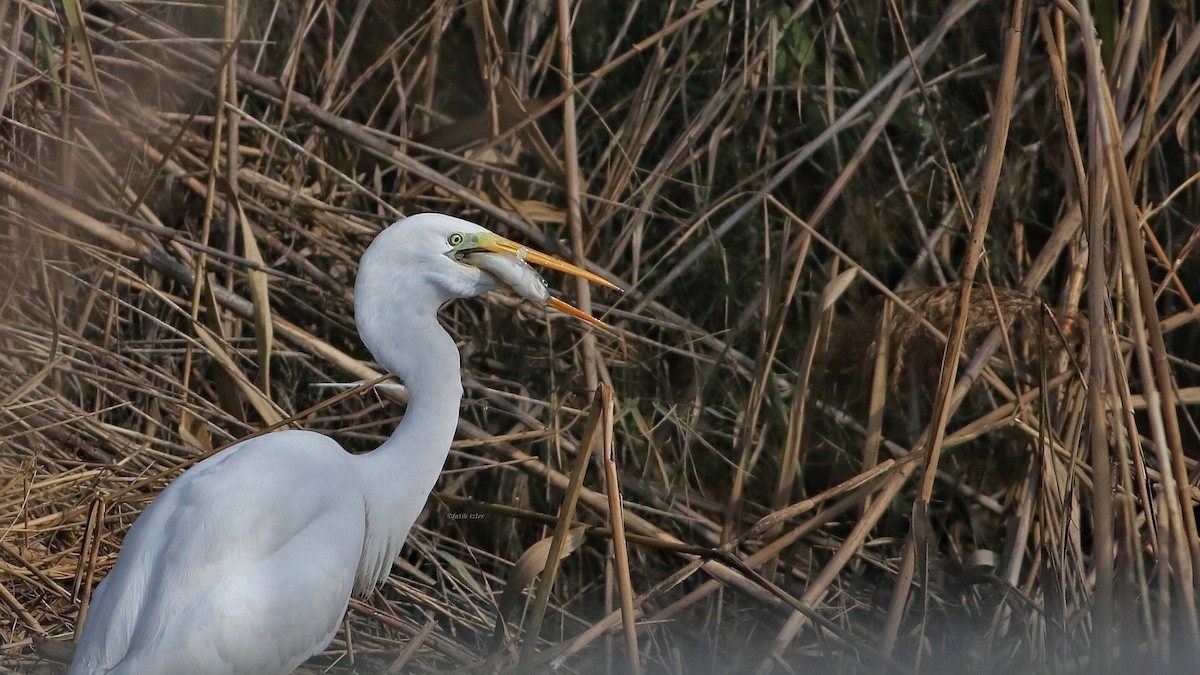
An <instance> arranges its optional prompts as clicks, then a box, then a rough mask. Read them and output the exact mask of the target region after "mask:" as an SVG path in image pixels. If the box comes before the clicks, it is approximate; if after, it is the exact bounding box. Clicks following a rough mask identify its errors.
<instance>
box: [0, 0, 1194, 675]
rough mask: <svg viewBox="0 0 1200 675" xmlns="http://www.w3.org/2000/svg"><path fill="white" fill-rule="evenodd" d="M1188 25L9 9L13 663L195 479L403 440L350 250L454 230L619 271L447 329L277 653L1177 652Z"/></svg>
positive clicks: (486, 657) (875, 659) (1128, 4)
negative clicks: (423, 416)
mask: <svg viewBox="0 0 1200 675" xmlns="http://www.w3.org/2000/svg"><path fill="white" fill-rule="evenodd" d="M1198 20H1200V16H1197V10H1196V8H1195V7H1194V6H1193V5H1191V4H1190V3H1167V2H1150V1H1149V0H1124V1H1117V0H1103V1H1097V2H1087V0H1080V1H1079V2H1069V1H1068V0H1055V1H1054V2H1025V1H1024V0H1011V1H1010V2H1005V3H996V2H990V3H989V2H980V1H979V0H953V1H950V2H940V3H926V2H915V1H909V2H903V1H896V0H892V1H891V2H884V3H876V2H865V1H864V2H860V1H856V0H851V1H849V2H840V3H824V2H811V1H810V2H794V3H783V2H761V3H760V2H746V3H740V2H727V1H722V0H704V1H701V2H693V3H675V2H671V3H657V2H645V1H641V0H634V1H633V2H629V3H590V2H584V3H571V2H567V1H566V0H559V1H558V2H555V3H551V2H541V3H532V2H530V3H526V2H496V1H495V0H472V1H470V2H444V1H442V0H432V1H430V2H400V3H385V2H379V1H374V2H373V1H372V0H356V1H355V2H336V1H335V0H304V1H300V0H276V1H275V2H259V3H237V2H233V0H227V1H226V2H218V1H216V0H207V1H204V2H161V3H144V2H118V1H115V0H94V1H90V2H81V0H63V1H62V2H54V3H45V2H38V1H35V0H0V26H2V27H3V29H2V31H0V41H3V47H0V53H2V54H3V57H2V58H0V106H2V108H0V110H2V111H3V116H4V119H3V122H2V127H0V129H2V132H3V135H2V140H0V523H3V525H2V527H3V529H2V534H0V578H2V584H0V635H2V636H3V642H4V646H3V647H2V648H0V668H2V669H3V670H4V671H6V672H13V671H20V672H26V671H28V672H55V671H56V670H58V669H59V668H60V667H61V666H59V665H57V664H58V663H60V662H61V660H62V659H63V658H65V657H66V656H67V655H69V652H70V647H69V643H70V640H71V639H72V638H73V635H74V633H75V631H76V630H77V627H78V620H79V614H80V610H81V607H85V606H86V603H87V601H88V598H89V597H90V594H91V591H92V589H94V587H95V585H96V583H98V581H99V580H100V579H102V578H103V577H104V575H105V574H106V573H107V571H108V570H109V569H110V568H111V566H112V564H113V562H114V561H115V559H116V555H117V552H118V550H119V548H120V543H121V539H122V537H123V535H124V533H125V532H126V531H127V529H128V527H129V525H130V524H131V523H132V522H133V521H134V519H135V518H136V517H137V515H138V513H139V512H140V511H141V510H142V509H143V508H144V507H145V506H146V505H147V504H148V503H149V502H150V501H151V500H152V499H153V498H154V496H155V495H156V494H157V493H158V492H159V491H160V490H161V489H162V488H163V487H164V486H165V485H166V484H167V483H168V482H169V481H170V480H171V478H173V477H174V476H176V475H178V473H179V471H180V470H182V469H184V468H186V467H187V466H189V465H190V464H192V463H194V462H195V461H197V460H198V459H200V458H202V457H205V456H207V455H209V454H211V453H213V452H216V451H219V450H220V449H221V448H223V447H225V446H227V445H229V444H231V443H233V442H235V441H237V440H238V439H242V438H245V437H246V436H248V435H250V434H254V433H257V432H259V431H261V430H263V429H266V428H278V427H281V426H294V427H301V428H307V429H314V430H319V431H323V432H326V433H328V434H330V435H331V436H333V437H334V438H336V439H337V440H338V441H340V442H341V443H342V444H343V445H344V446H345V447H346V448H347V449H348V450H350V451H353V452H359V451H365V450H369V449H370V448H372V447H374V446H375V445H376V444H378V443H379V442H380V441H381V440H382V439H383V438H385V437H386V436H387V435H388V434H389V433H390V431H391V429H392V428H393V427H394V425H395V423H396V421H397V419H398V418H399V417H400V416H401V415H402V414H403V409H404V406H403V395H402V394H399V393H397V389H396V387H395V386H394V383H380V382H381V381H380V379H379V374H380V373H379V370H378V367H377V366H376V365H375V364H373V363H371V362H370V361H369V360H368V359H369V357H368V356H367V354H366V351H365V349H364V347H363V346H362V345H361V343H360V342H359V341H358V339H357V336H356V334H355V330H354V323H353V304H352V290H353V278H354V272H355V267H356V264H357V260H358V256H359V255H360V254H361V252H362V251H363V250H364V248H365V246H366V245H367V243H368V242H369V241H370V239H371V237H372V236H373V234H374V233H376V232H378V231H379V230H380V229H381V228H382V227H384V226H386V225H387V224H388V223H390V222H392V221H394V220H396V219H397V218H398V217H400V216H401V215H403V214H410V213H416V212H421V211H430V210H434V211H445V212H449V213H452V214H455V215H459V216H462V217H465V218H469V219H473V220H475V221H477V222H479V223H481V224H483V225H485V226H488V227H490V228H493V229H495V230H497V231H499V232H501V233H503V234H505V235H507V236H510V237H512V238H514V239H518V240H521V241H524V242H527V243H528V244H530V245H532V246H536V247H538V248H541V249H543V250H547V251H549V252H551V253H555V254H559V255H562V256H565V257H568V258H571V259H573V260H576V261H578V262H583V263H585V264H587V265H588V266H589V267H590V268H592V269H593V270H596V271H597V272H599V273H601V274H603V275H605V276H607V277H609V278H611V279H613V280H614V281H618V282H619V283H620V284H621V285H622V286H624V287H625V288H627V289H628V291H627V292H626V293H625V294H624V295H623V296H616V295H613V294H609V293H606V292H599V291H596V292H589V291H588V289H586V288H584V287H583V286H582V285H580V286H576V285H574V284H568V283H566V282H565V281H564V280H563V279H562V278H559V277H554V276H551V277H550V278H549V282H550V285H551V287H552V288H553V289H555V292H556V293H558V294H560V295H563V296H565V297H567V298H568V299H570V300H572V301H573V302H575V303H577V304H579V305H580V306H582V307H583V308H584V309H590V310H591V311H593V312H594V313H596V314H597V316H601V317H602V318H604V319H605V320H606V321H608V322H609V323H611V324H612V325H613V326H614V329H613V330H612V331H611V332H589V331H588V330H586V329H585V328H583V327H582V326H581V325H579V324H577V323H575V322H572V321H570V320H569V319H568V318H566V317H563V316H558V315H547V314H546V313H545V312H544V311H543V310H542V309H540V308H536V307H531V306H528V305H524V304H520V303H518V302H516V301H514V300H512V299H511V298H507V297H505V296H503V295H498V294H493V295H492V296H489V297H487V298H485V299H482V300H477V301H469V302H459V303H455V304H452V305H450V306H447V307H446V308H445V309H444V310H443V312H442V318H443V320H444V322H445V324H446V325H447V327H448V328H449V330H451V332H452V333H453V334H454V335H456V337H457V338H458V339H459V340H460V341H461V345H462V351H463V377H464V384H465V388H466V397H465V399H464V405H463V408H462V415H461V424H460V434H459V440H458V441H457V442H456V446H455V449H454V450H453V451H452V453H451V456H450V459H449V461H448V463H447V465H446V470H445V472H444V474H443V477H442V479H441V481H440V482H439V484H438V487H437V490H436V492H435V494H434V495H432V496H431V497H430V500H429V504H428V505H427V508H426V509H425V512H424V514H423V516H422V518H421V520H420V521H419V522H418V525H417V526H416V527H415V528H414V530H413V532H412V534H411V535H410V537H409V541H408V546H407V547H406V548H405V550H404V552H403V554H402V555H401V557H400V559H398V560H397V561H396V562H395V565H394V568H393V574H392V575H391V577H390V578H389V579H388V580H387V582H386V583H385V584H384V585H383V586H382V587H381V588H380V589H378V590H377V591H376V592H374V593H372V594H371V595H370V596H369V597H365V598H358V599H354V600H353V601H352V602H351V605H350V609H349V612H348V613H347V616H346V619H345V622H344V627H343V629H342V630H341V631H340V632H339V634H338V636H337V638H336V639H335V641H334V643H333V644H332V645H331V646H330V648H329V650H328V651H327V652H326V653H324V654H322V655H320V656H319V657H317V658H315V659H314V660H313V661H312V662H310V663H309V664H308V665H306V666H305V670H306V671H308V672H326V671H329V672H364V673H365V672H372V673H373V672H402V671H403V672H431V671H432V672H445V671H455V672H533V671H539V670H550V669H554V670H562V671H566V672H587V673H591V672H618V673H625V672H637V671H639V670H640V671H645V672H656V673H657V672H663V673H694V672H722V673H725V672H756V673H771V672H775V673H786V672H804V671H808V672H841V673H858V672H864V673H866V672H869V673H876V672H891V671H899V672H924V673H928V672H946V673H951V672H975V673H983V672H994V673H1009V672H1081V673H1082V672H1089V673H1090V672H1106V671H1108V670H1118V669H1119V670H1128V669H1129V668H1131V667H1134V668H1137V669H1138V670H1139V671H1140V672H1192V670H1193V669H1194V668H1195V667H1197V664H1200V609H1198V607H1197V592H1196V591H1197V585H1198V584H1200V538H1198V536H1197V529H1196V522H1195V521H1196V516H1195V510H1196V505H1197V501H1198V500H1200V491H1198V489H1197V487H1196V485H1197V480H1198V477H1200V469H1198V467H1197V463H1196V462H1197V459H1200V452H1197V450H1196V448H1197V447H1200V442H1198V441H1200V429H1198V428H1197V425H1196V419H1195V416H1194V413H1195V410H1196V406H1197V405H1200V375H1198V374H1200V312H1198V310H1197V308H1196V305H1195V303H1194V300H1193V297H1194V296H1195V294H1197V293H1198V292H1200V282H1198V281H1197V279H1200V256H1198V255H1197V251H1198V250H1200V246H1198V243H1200V234H1198V233H1200V230H1198V229H1197V226H1196V223H1197V222H1200V199H1198V197H1200V192H1198V190H1200V188H1197V186H1196V184H1195V178H1196V177H1197V175H1200V173H1198V172H1200V153H1198V152H1197V146H1196V145H1193V144H1195V143H1197V142H1198V141H1200V139H1198V138H1197V132H1198V131H1200V127H1198V126H1197V125H1196V124H1195V123H1194V122H1193V120H1194V117H1195V114H1196V110H1197V107H1198V104H1200V78H1198V74H1200V59H1198V57H1197V51H1198V50H1200V23H1198ZM372 384H376V385H377V386H374V387H372V386H371V385H372ZM597 391H599V394H597ZM270 478H271V477H270V476H264V477H263V480H264V481H269V480H270ZM551 580H552V581H553V584H552V585H550V584H549V583H548V582H549V581H551Z"/></svg>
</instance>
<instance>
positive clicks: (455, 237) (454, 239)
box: [446, 232, 463, 246]
mask: <svg viewBox="0 0 1200 675" xmlns="http://www.w3.org/2000/svg"><path fill="white" fill-rule="evenodd" d="M446 241H447V242H449V243H450V245H451V246H458V245H459V244H461V243H463V236H462V235H461V234H459V233H457V232H455V233H454V234H452V235H450V238H449V239H447V240H446Z"/></svg>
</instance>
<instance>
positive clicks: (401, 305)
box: [353, 287, 463, 593]
mask: <svg viewBox="0 0 1200 675" xmlns="http://www.w3.org/2000/svg"><path fill="white" fill-rule="evenodd" d="M362 290H363V289H362V288H361V287H360V288H359V292H360V293H361V292H362ZM359 297H360V298H363V297H370V294H365V295H360V296H359ZM388 300H389V301H388V302H387V303H359V305H358V307H356V314H357V316H356V322H357V323H358V329H359V334H360V335H361V336H362V338H363V342H364V343H366V345H367V348H368V349H370V350H371V353H372V354H373V355H374V356H375V359H376V360H377V361H379V363H380V365H382V366H383V367H384V368H386V369H387V370H388V371H389V372H391V373H392V374H394V375H396V376H398V377H399V378H400V379H401V380H402V381H403V382H404V384H405V386H406V387H407V388H408V391H409V395H410V398H409V403H408V408H407V410H406V411H405V414H404V419H402V420H401V421H400V424H399V425H398V426H397V427H396V430H395V431H394V432H392V435H391V437H390V438H388V440H387V441H385V442H384V443H383V445H381V446H379V448H377V449H375V450H373V451H372V452H369V453H367V454H365V455H358V456H356V457H354V458H353V462H354V464H355V466H356V468H357V469H358V473H359V475H360V484H361V485H362V486H363V497H364V499H365V502H366V507H367V537H366V541H365V543H364V545H363V556H362V560H361V562H360V563H359V569H358V576H357V578H356V580H355V589H356V590H357V591H358V592H359V593H365V592H367V591H369V590H370V589H371V588H373V587H374V586H376V585H377V584H378V583H379V582H381V581H382V580H383V578H384V577H386V576H387V574H388V572H389V571H390V569H391V564H392V561H393V560H394V559H395V557H396V556H397V555H398V554H399V553H400V548H401V547H402V546H403V545H404V539H405V537H406V536H407V535H408V531H409V529H410V528H411V527H412V524H413V523H414V522H415V521H416V519H417V516H419V515H420V513H421V508H422V507H423V506H424V503H425V499H424V497H425V495H428V494H429V492H430V490H432V489H433V486H434V484H435V483H436V482H437V478H438V475H439V474H440V473H441V470H442V465H443V464H444V463H445V461H446V455H447V454H448V453H449V451H450V442H451V441H452V440H454V431H455V429H456V428H457V426H458V411H459V405H460V404H461V402H462V394H463V389H462V376H461V374H460V372H459V355H458V348H457V347H456V346H455V344H454V340H453V339H452V338H451V337H450V335H449V334H448V333H446V331H445V329H444V328H442V326H441V324H439V323H438V320H437V308H438V305H439V304H440V303H438V302H437V301H436V299H435V298H430V297H422V296H421V294H420V293H417V294H416V295H412V294H408V295H406V296H404V297H401V298H389V299H388ZM364 305H367V306H365V307H364ZM384 307H386V309H384ZM400 317H403V318H400Z"/></svg>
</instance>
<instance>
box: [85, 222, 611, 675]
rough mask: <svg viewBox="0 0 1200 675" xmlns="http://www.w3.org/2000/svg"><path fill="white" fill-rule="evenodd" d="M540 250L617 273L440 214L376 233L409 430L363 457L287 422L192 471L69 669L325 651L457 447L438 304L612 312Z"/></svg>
mask: <svg viewBox="0 0 1200 675" xmlns="http://www.w3.org/2000/svg"><path fill="white" fill-rule="evenodd" d="M526 261H528V262H532V263H534V264H537V265H541V266H544V267H550V268H553V269H557V270H560V271H563V272H566V273H568V274H572V275H575V276H579V277H583V278H585V279H588V280H589V281H592V282H595V283H599V284H603V285H605V286H608V287H611V288H616V287H615V286H613V285H612V284H611V283H609V282H607V281H605V280H604V279H603V278H601V277H599V276H597V275H595V274H592V273H591V272H588V271H586V270H584V269H582V268H579V267H576V266H575V265H572V264H570V263H566V262H563V261H561V260H558V259H557V258H553V257H551V256H548V255H545V254H543V253H538V252H537V251H533V250H530V249H528V248H525V247H523V246H520V245H518V244H516V243H515V242H512V241H510V240H508V239H505V238H503V237H500V236H498V235H495V234H493V233H491V232H489V231H488V230H486V229H484V228H482V227H480V226H478V225H475V224H473V223H469V222H467V221H465V220H460V219H458V218H453V217H450V216H445V215H441V214H432V213H427V214H421V215H415V216H411V217H409V218H405V219H402V220H400V221H397V222H396V223H394V224H392V225H391V226H390V227H388V228H387V229H385V230H384V231H383V232H381V233H380V234H379V235H378V236H377V237H375V240H374V241H373V242H372V243H371V245H370V246H369V247H368V248H367V251H366V253H364V254H363V257H362V262H361V264H360V265H359V270H358V278H357V279H356V282H355V286H354V295H355V301H354V314H355V323H356V324H357V325H358V332H359V334H360V335H361V337H362V341H363V343H364V344H366V346H367V349H368V350H370V352H371V354H372V355H373V356H374V357H375V359H376V361H378V362H379V363H380V365H382V366H383V367H384V368H386V369H387V370H388V371H390V372H391V373H393V374H395V375H397V376H399V377H400V378H401V379H402V380H403V381H404V383H405V384H406V385H407V387H408V390H409V392H410V396H411V398H410V400H409V404H408V410H407V413H406V414H405V415H404V419H403V420H402V421H401V422H400V424H399V426H397V427H396V430H395V432H393V433H392V436H391V437H390V438H389V439H388V440H387V441H385V442H384V443H383V445H381V446H380V447H379V448H377V449H375V450H374V451H372V452H369V453H366V454H363V455H351V454H349V453H347V452H346V451H345V450H343V449H342V448H341V446H339V445H338V443H337V442H335V441H334V440H333V439H331V438H329V437H328V436H324V435H322V434H319V433H315V432H311V431H276V432H274V433H270V434H266V435H263V436H259V437H257V438H253V439H250V440H247V441H245V442H242V443H238V444H237V445H234V446H232V447H230V448H229V449H227V450H225V451H223V452H220V453H218V454H216V455H214V456H212V457H210V458H208V459H206V460H204V461H202V462H200V463H199V464H197V465H196V466H195V467H193V468H191V469H190V470H188V471H186V472H185V473H184V474H183V475H181V476H180V477H179V478H178V479H176V480H175V481H174V482H173V483H171V485H169V486H168V487H167V488H166V489H165V490H163V492H162V494H160V495H159V496H158V498H157V499H155V500H154V502H153V503H152V504H150V506H148V507H147V508H146V510H145V511H144V512H143V513H142V515H141V516H140V517H139V518H138V519H137V521H136V522H135V523H134V524H133V526H132V527H131V528H130V529H129V533H128V535H127V536H126V537H125V543H124V546H123V548H122V550H121V553H120V555H119V557H118V559H117V564H116V566H115V567H113V569H112V571H111V572H110V573H109V574H108V577H107V578H105V579H104V581H103V582H101V584H100V586H99V587H98V588H97V589H96V593H95V595H94V597H93V600H92V603H91V607H90V610H89V612H88V614H87V618H86V622H85V624H84V627H83V634H82V636H81V637H80V639H79V645H78V647H77V649H76V653H75V659H74V662H73V663H72V664H71V669H70V673H288V672H291V671H292V670H294V669H295V668H296V667H298V666H299V665H300V664H301V663H303V662H304V661H305V660H306V659H308V658H309V657H310V656H312V655H313V654H316V653H317V652H319V651H321V650H322V649H324V648H325V646H326V645H328V644H329V642H330V641H331V640H332V639H333V636H334V633H335V632H336V631H337V627H338V624H339V622H340V620H341V617H342V614H343V613H344V612H345V610H346V605H347V602H348V601H349V598H350V594H351V592H352V591H354V592H358V593H363V592H366V591H369V590H370V589H371V588H373V587H375V586H376V585H377V584H379V583H380V582H382V581H383V579H384V578H385V577H386V576H387V574H388V572H389V570H390V568H391V564H392V560H393V559H395V557H396V555H397V554H398V553H399V551H400V548H401V546H402V545H403V544H404V539H405V537H406V536H407V534H408V530H409V528H411V527H412V524H413V522H414V521H415V520H416V518H417V515H418V514H419V513H420V511H421V508H422V506H423V505H424V504H425V499H426V497H427V496H428V495H429V491H430V490H431V489H432V488H433V485H434V483H435V482H436V481H437V478H438V474H439V473H440V472H441V468H442V464H443V463H444V462H445V460H446V454H447V453H448V452H449V449H450V442H451V440H453V436H454V430H455V428H456V426H457V422H458V408H459V403H460V401H461V399H462V394H463V389H462V380H461V376H460V373H459V356H458V350H457V349H456V347H455V345H454V340H453V339H451V337H450V335H449V334H448V333H446V331H445V330H444V329H443V328H442V326H441V324H439V323H438V319H437V311H438V308H439V307H441V306H442V304H444V303H445V302H447V301H449V300H452V299H455V298H468V297H473V296H477V295H480V294H483V293H485V292H487V291H489V290H492V289H495V288H498V287H504V288H508V289H510V290H513V291H514V292H516V293H518V294H519V295H522V296H525V297H529V298H531V299H534V300H538V301H540V302H544V303H547V304H549V305H551V306H554V307H558V308H560V309H564V310H566V311H568V312H570V313H572V314H574V315H575V316H578V317H580V318H583V319H585V320H588V321H591V322H592V323H595V324H598V325H603V324H601V323H600V322H599V321H598V320H596V319H594V318H592V317H590V316H588V315H587V314H584V313H583V312H580V311H579V310H576V309H575V308H574V307H571V306H570V305H567V304H566V303H563V302H561V301H559V300H557V299H553V298H550V297H549V294H548V293H546V289H545V285H544V282H542V281H541V278H540V277H538V276H537V275H536V274H535V273H533V272H532V270H530V269H529V267H528V266H527V265H526Z"/></svg>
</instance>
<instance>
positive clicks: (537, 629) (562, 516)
mask: <svg viewBox="0 0 1200 675" xmlns="http://www.w3.org/2000/svg"><path fill="white" fill-rule="evenodd" d="M606 396H607V397H609V399H610V400H611V396H612V392H611V391H610V390H609V389H608V387H607V386H606V385H600V386H599V387H598V388H597V389H596V395H595V397H594V398H593V399H592V405H591V407H590V408H589V411H590V412H589V413H588V421H587V427H586V428H585V430H584V432H583V436H581V437H580V441H579V447H578V449H577V454H576V456H575V466H574V467H573V468H572V469H571V482H570V484H569V485H567V489H566V492H565V494H564V495H563V502H562V505H561V506H560V507H559V509H558V522H557V523H556V524H555V526H554V535H553V536H554V538H553V539H552V540H551V542H550V551H549V553H547V558H546V567H545V569H543V570H542V574H541V577H540V579H539V580H538V590H537V596H535V598H534V601H533V608H532V614H531V615H530V619H529V626H528V628H527V629H526V631H525V643H524V645H523V646H522V648H521V666H520V668H521V670H527V669H528V668H529V664H530V663H531V660H532V659H533V657H534V656H535V655H536V654H537V641H538V636H539V635H541V631H542V622H543V620H544V619H545V617H546V608H547V606H549V603H550V592H551V590H553V588H554V580H555V578H556V577H557V576H558V569H559V562H560V560H559V559H560V558H561V557H562V550H563V546H564V544H565V543H566V540H567V533H568V532H569V531H570V529H571V523H573V522H574V521H575V505H576V504H577V503H578V502H579V493H580V490H581V489H582V488H583V479H584V477H585V476H586V475H587V468H588V465H589V463H590V460H591V457H592V448H593V447H594V446H595V445H596V435H597V432H599V431H600V429H601V425H602V424H603V420H604V410H605V408H604V405H605V400H606Z"/></svg>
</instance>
